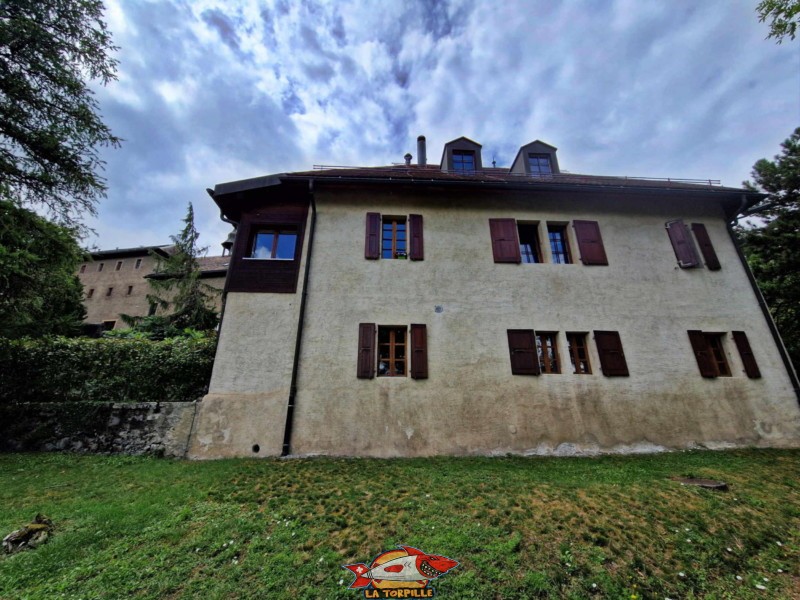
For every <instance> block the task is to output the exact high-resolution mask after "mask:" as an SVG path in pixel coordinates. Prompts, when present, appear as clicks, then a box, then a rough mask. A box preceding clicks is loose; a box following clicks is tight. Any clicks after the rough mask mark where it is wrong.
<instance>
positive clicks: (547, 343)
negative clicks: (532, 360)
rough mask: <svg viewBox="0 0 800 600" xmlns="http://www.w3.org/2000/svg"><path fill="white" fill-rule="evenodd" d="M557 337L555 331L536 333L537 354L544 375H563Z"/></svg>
mask: <svg viewBox="0 0 800 600" xmlns="http://www.w3.org/2000/svg"><path fill="white" fill-rule="evenodd" d="M557 336H558V334H557V333H555V332H554V331H547V332H544V331H542V332H540V331H537V332H536V354H537V356H538V357H539V370H540V371H541V372H542V373H561V365H560V361H559V359H558V340H557V339H556V338H557Z"/></svg>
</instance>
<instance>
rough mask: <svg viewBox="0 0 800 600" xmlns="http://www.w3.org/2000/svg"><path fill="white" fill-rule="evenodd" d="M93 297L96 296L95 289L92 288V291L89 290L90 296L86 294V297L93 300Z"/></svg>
mask: <svg viewBox="0 0 800 600" xmlns="http://www.w3.org/2000/svg"><path fill="white" fill-rule="evenodd" d="M92 296H94V288H90V289H89V293H88V294H86V297H87V298H91V297H92Z"/></svg>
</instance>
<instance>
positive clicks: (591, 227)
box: [572, 221, 608, 265]
mask: <svg viewBox="0 0 800 600" xmlns="http://www.w3.org/2000/svg"><path fill="white" fill-rule="evenodd" d="M572 226H573V227H574V228H575V237H576V238H578V249H579V250H580V252H581V262H582V263H583V264H585V265H607V264H608V258H607V257H606V249H605V248H604V247H603V238H602V237H601V236H600V226H599V225H598V224H597V221H573V222H572Z"/></svg>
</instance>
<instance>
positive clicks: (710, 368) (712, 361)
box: [687, 330, 733, 379]
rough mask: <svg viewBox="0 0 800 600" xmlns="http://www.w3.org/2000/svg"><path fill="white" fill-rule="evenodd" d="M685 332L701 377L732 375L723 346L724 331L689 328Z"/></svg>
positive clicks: (713, 377)
mask: <svg viewBox="0 0 800 600" xmlns="http://www.w3.org/2000/svg"><path fill="white" fill-rule="evenodd" d="M687 333H688V334H689V343H690V344H691V346H692V352H693V353H694V356H695V360H696V361H697V368H698V369H699V370H700V375H701V376H702V377H706V378H709V379H716V378H717V377H733V371H732V369H731V364H730V361H729V360H728V351H727V349H726V347H725V346H726V344H725V341H724V339H725V336H726V335H727V334H726V333H725V332H716V331H715V332H711V331H699V330H689V331H687Z"/></svg>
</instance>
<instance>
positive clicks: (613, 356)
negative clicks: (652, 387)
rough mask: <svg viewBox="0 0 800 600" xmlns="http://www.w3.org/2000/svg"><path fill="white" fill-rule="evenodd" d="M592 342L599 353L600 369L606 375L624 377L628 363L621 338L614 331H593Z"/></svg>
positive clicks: (626, 373) (626, 374)
mask: <svg viewBox="0 0 800 600" xmlns="http://www.w3.org/2000/svg"><path fill="white" fill-rule="evenodd" d="M594 342H595V344H596V345H597V352H598V354H599V355H600V369H601V370H602V371H603V375H605V376H606V377H626V376H628V375H629V373H628V363H627V362H625V353H624V352H623V351H622V340H620V338H619V333H617V332H616V331H595V332H594Z"/></svg>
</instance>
